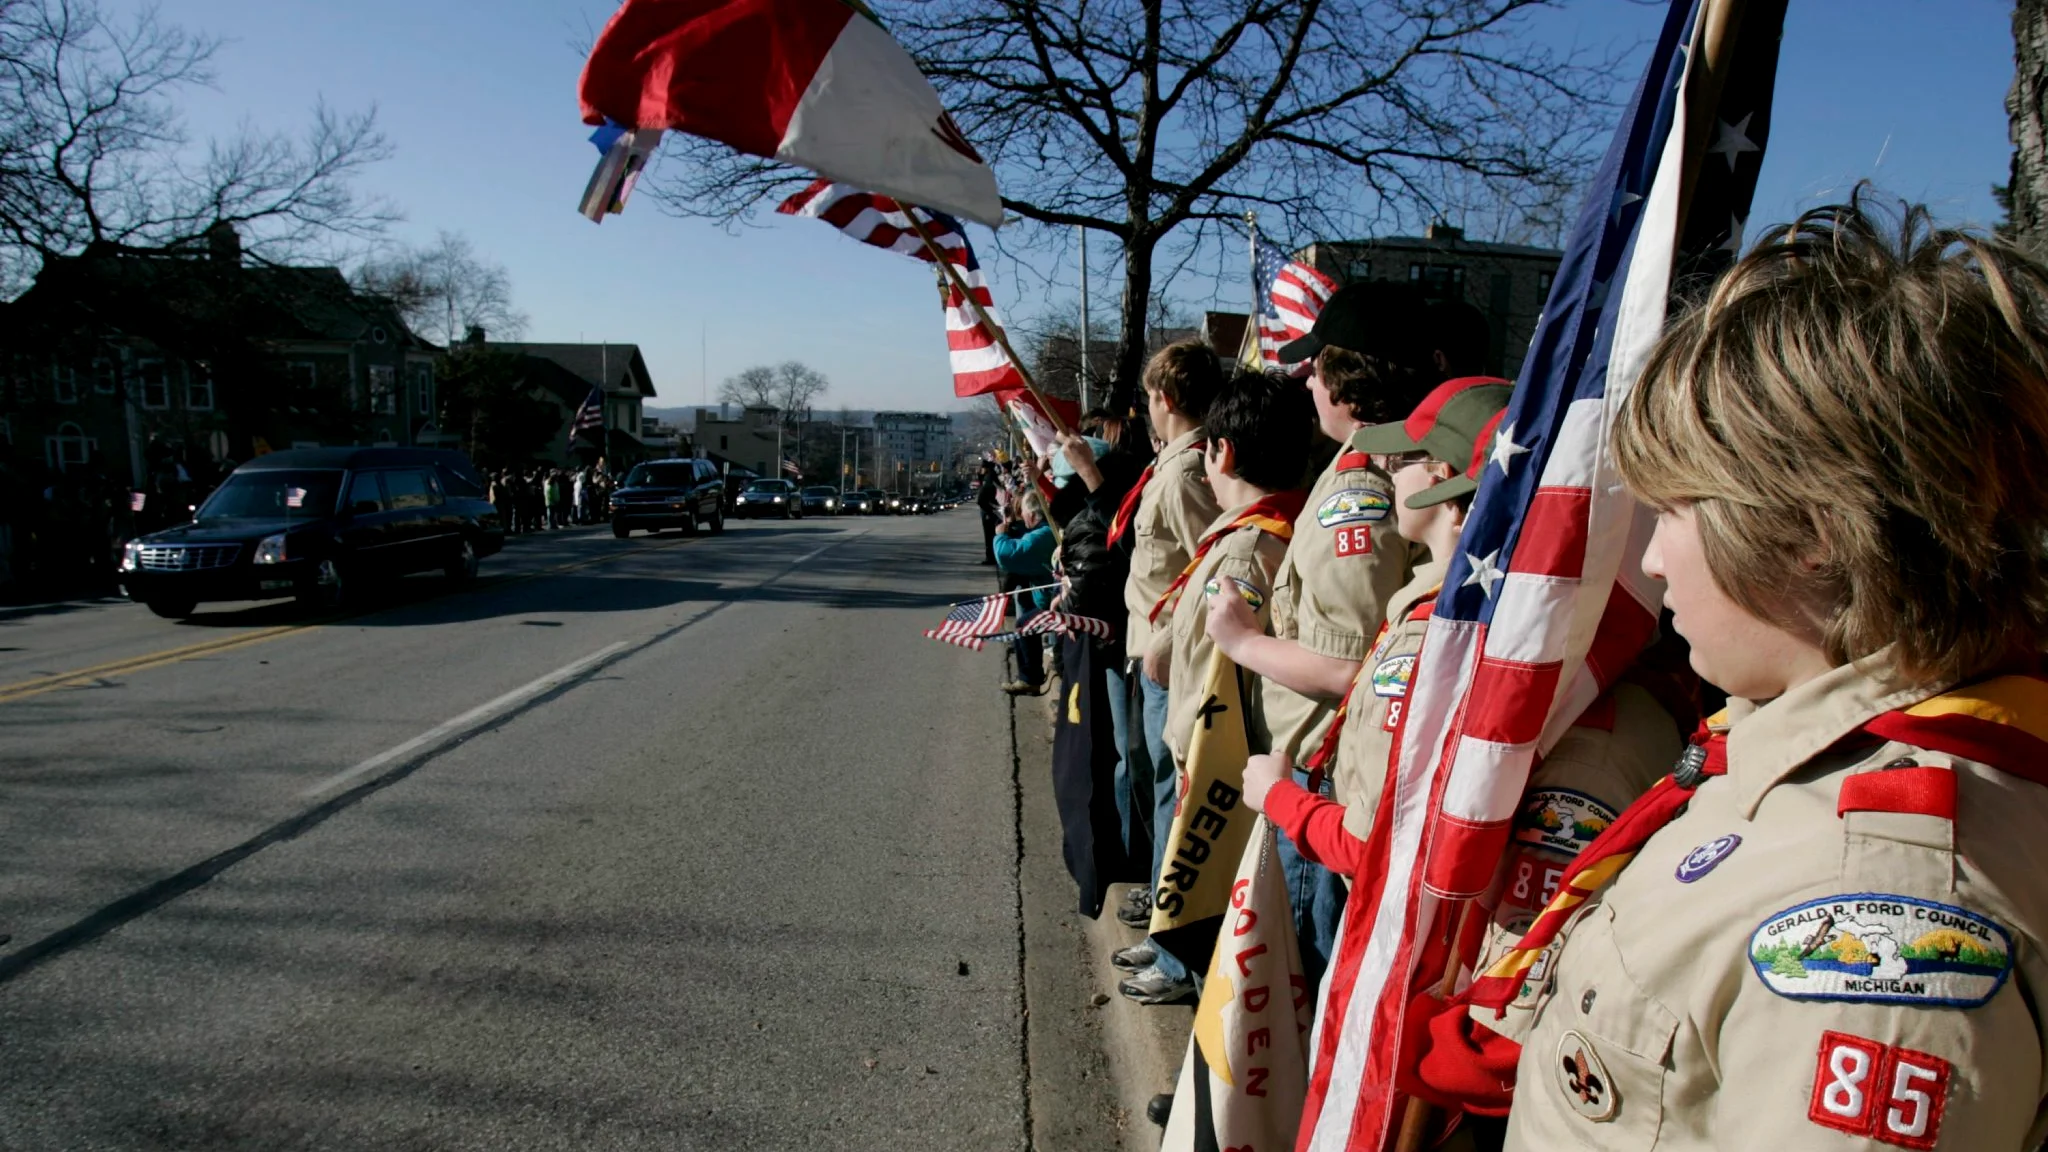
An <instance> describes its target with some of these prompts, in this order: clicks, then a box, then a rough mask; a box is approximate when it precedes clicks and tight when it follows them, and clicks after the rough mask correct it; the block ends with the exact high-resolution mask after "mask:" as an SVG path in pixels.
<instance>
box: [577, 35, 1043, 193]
mask: <svg viewBox="0 0 2048 1152" xmlns="http://www.w3.org/2000/svg"><path fill="white" fill-rule="evenodd" d="M581 100H582V106H583V119H584V122H585V123H588V124H593V125H601V124H604V123H605V122H606V121H607V120H609V121H612V122H614V123H616V124H617V125H618V126H620V127H622V128H626V129H637V130H648V129H673V130H675V131H678V132H687V133H689V134H691V135H693V136H701V137H704V138H705V139H707V140H715V141H717V142H719V143H721V144H724V145H726V146H728V147H730V148H732V149H734V150H736V151H739V152H743V153H746V154H747V155H750V156H761V157H765V158H767V159H770V160H777V161H781V162H782V163H785V164H790V165H793V166H796V167H800V168H808V169H810V170H812V171H814V172H817V173H820V174H821V175H824V176H828V177H830V178H832V179H834V180H841V181H845V182H847V183H849V184H854V185H857V186H859V187H861V188H865V189H870V190H873V191H875V192H880V193H883V194H885V195H888V196H892V197H896V198H898V199H902V200H906V201H911V202H915V203H918V204H924V205H929V206H930V207H933V208H936V209H939V210H941V211H944V212H950V213H955V214H957V215H961V216H965V217H967V218H968V219H970V220H976V221H979V222H981V223H983V224H986V225H988V226H989V227H991V228H993V227H996V226H998V225H1000V224H1001V223H1002V222H1003V202H1002V196H1001V194H1000V193H999V192H997V190H996V179H995V173H994V171H993V170H991V169H990V168H989V166H988V163H987V162H986V161H984V160H983V159H982V158H981V156H980V154H979V153H977V152H976V151H975V150H974V147H973V146H972V145H970V144H969V143H968V142H967V139H966V138H965V137H964V136H962V135H961V134H960V130H959V128H958V127H957V126H955V125H954V123H953V118H952V117H951V116H949V115H947V114H946V110H945V108H944V107H943V106H941V105H940V103H939V96H938V93H936V92H934V91H933V90H932V86H931V83H930V82H929V81H927V80H926V79H925V78H924V75H923V73H921V72H919V71H918V70H917V65H916V64H915V63H913V62H912V61H911V59H910V54H909V53H908V52H905V51H904V50H903V47H902V45H900V44H898V43H896V41H895V40H893V39H891V38H890V36H889V34H888V33H887V32H885V31H883V30H882V27H881V25H879V24H877V23H876V22H875V19H874V17H873V15H872V14H871V13H870V12H868V11H867V9H866V8H864V7H861V6H860V5H858V4H856V3H847V2H843V0H626V2H625V3H624V4H623V5H621V6H620V8H619V10H618V11H617V12H616V13H614V14H613V16H612V18H611V21H610V22H609V23H608V24H606V25H605V29H604V31H603V33H601V34H600V35H599V36H598V38H597V44H596V46H595V47H594V48H592V49H591V52H590V60H589V63H588V64H586V65H585V67H584V70H583V79H582V84H581ZM615 146H616V145H615ZM600 174H601V175H602V170H601V171H600ZM596 183H597V181H595V180H593V184H594V185H595V184H596Z"/></svg>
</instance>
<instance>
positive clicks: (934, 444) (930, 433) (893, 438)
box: [875, 350, 1092, 492]
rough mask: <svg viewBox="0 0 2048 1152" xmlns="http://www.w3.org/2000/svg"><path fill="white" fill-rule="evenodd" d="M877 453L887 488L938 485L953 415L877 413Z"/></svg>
mask: <svg viewBox="0 0 2048 1152" xmlns="http://www.w3.org/2000/svg"><path fill="white" fill-rule="evenodd" d="M1091 351H1092V350H1091ZM875 455H876V464H877V465H878V468H877V472H878V474H879V475H880V476H881V478H882V483H883V486H884V487H886V488H891V489H894V490H896V491H899V492H900V491H911V490H914V489H917V488H927V489H928V488H932V487H936V486H937V484H938V482H939V477H940V476H941V475H942V474H943V473H944V471H945V469H946V468H947V467H948V466H949V465H951V464H952V462H953V418H952V417H951V416H948V415H945V414H943V413H939V412H877V413H875Z"/></svg>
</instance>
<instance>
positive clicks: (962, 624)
mask: <svg viewBox="0 0 2048 1152" xmlns="http://www.w3.org/2000/svg"><path fill="white" fill-rule="evenodd" d="M1011 595H1013V593H1008V592H1004V593H998V594H997V595H994V596H983V597H982V598H981V599H979V600H965V601H962V602H961V603H958V604H955V605H953V608H952V610H951V611H949V612H947V613H946V618H945V619H944V620H942V621H940V622H939V626H938V627H937V628H927V629H925V630H924V634H925V637H926V638H927V639H930V640H943V641H945V642H946V643H948V644H958V645H959V646H960V647H962V648H971V649H973V650H974V651H976V652H979V651H981V646H982V645H983V644H985V643H987V642H988V641H989V639H990V638H991V637H994V636H996V634H997V633H999V632H1001V631H1002V630H1003V615H1004V609H1005V608H1006V607H1007V606H1008V603H1009V599H1010V597H1011Z"/></svg>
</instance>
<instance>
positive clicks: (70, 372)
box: [50, 361, 78, 404]
mask: <svg viewBox="0 0 2048 1152" xmlns="http://www.w3.org/2000/svg"><path fill="white" fill-rule="evenodd" d="M50 391H51V393H52V394H53V395H54V396H56V398H57V403H59V404H76V403H78V369H77V368H75V367H73V366H71V365H69V364H65V363H63V362H61V361H59V362H57V363H54V364H51V365H50Z"/></svg>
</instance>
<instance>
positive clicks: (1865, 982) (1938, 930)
mask: <svg viewBox="0 0 2048 1152" xmlns="http://www.w3.org/2000/svg"><path fill="white" fill-rule="evenodd" d="M1749 962H1750V965H1751V966H1752V967H1754V968H1755V969H1756V974H1757V978H1758V979H1760V980H1762V981H1763V982H1764V987H1766V988H1769V989H1770V990H1771V991H1773V992H1776V993H1777V994H1778V995H1780V996H1784V997H1788V998H1790V999H1793V1000H1845V1001H1857V1002H1862V1003H1870V1004H1925V1005H1929V1006H1947V1007H1952V1008H1975V1007H1977V1006H1978V1005H1980V1004H1983V1003H1984V1002H1986V1001H1988V1000H1990V999H1991V997H1992V996H1993V995H1994V994H1996V993H1997V992H1998V990H1999V989H2000V988H2001V987H2003V986H2004V985H2005V978H2006V976H2007V975H2009V974H2010V973H2011V972H2012V937H2011V936H2010V935H2008V934H2007V933H2006V930H2005V929H2004V928H2002V927H2000V926H1999V925H1998V924H1996V923H1994V922H1993V921H1992V920H1991V919H1990V918H1988V917H1985V916H1980V915H1978V914H1977V913H1975V912H1972V911H1970V910H1968V909H1966V908H1957V907H1955V906H1954V905H1951V904H1937V903H1935V902H1934V901H1932V900H1919V899H1915V898H1914V897H1911V896H1895V895H1891V894H1888V893H1884V892H1856V893H1850V894H1847V895H1842V896H1825V897H1822V898H1821V899H1819V900H1809V901H1807V902H1806V903H1804V904H1800V905H1797V906H1795V907H1792V908H1787V909H1785V910H1784V911H1783V912H1779V913H1776V914H1774V915H1773V916H1771V918H1770V919H1768V920H1765V921H1764V922H1763V923H1762V924H1760V925H1758V926H1757V930H1756V932H1755V933H1754V934H1753V935H1751V937H1750V941H1749Z"/></svg>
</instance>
